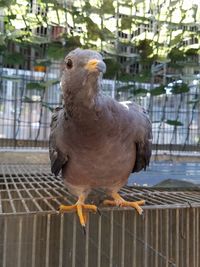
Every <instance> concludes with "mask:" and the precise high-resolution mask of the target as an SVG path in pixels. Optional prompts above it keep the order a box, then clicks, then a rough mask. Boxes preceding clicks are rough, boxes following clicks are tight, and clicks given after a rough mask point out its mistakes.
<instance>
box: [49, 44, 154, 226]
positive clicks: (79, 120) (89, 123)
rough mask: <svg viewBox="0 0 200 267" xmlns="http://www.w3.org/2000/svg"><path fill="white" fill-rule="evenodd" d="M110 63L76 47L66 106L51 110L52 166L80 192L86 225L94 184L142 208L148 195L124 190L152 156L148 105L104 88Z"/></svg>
mask: <svg viewBox="0 0 200 267" xmlns="http://www.w3.org/2000/svg"><path fill="white" fill-rule="evenodd" d="M105 71H106V65H105V63H104V62H103V59H102V56H101V55H100V54H99V53H97V52H95V51H92V50H82V49H79V48H77V49H75V50H73V51H72V52H70V53H69V54H68V55H67V56H66V58H65V69H64V71H63V75H62V79H61V87H62V91H63V98H64V108H57V109H56V110H55V112H54V113H53V116H52V122H51V133H50V142H49V153H50V160H51V170H52V172H53V173H54V174H55V175H58V174H59V172H60V171H62V177H63V179H64V183H65V185H66V187H67V188H68V190H69V191H70V192H71V193H72V194H74V195H75V196H77V198H78V201H77V202H76V203H75V204H74V205H72V206H65V205H61V206H60V211H61V212H64V211H71V210H74V211H76V212H77V214H78V216H79V220H80V223H81V225H82V226H85V225H86V213H87V211H89V210H91V211H97V207H96V206H95V205H89V204H85V199H86V198H87V196H88V194H89V192H90V191H91V190H92V189H99V188H101V189H102V190H104V192H105V193H106V194H107V195H108V196H110V197H112V199H113V200H105V201H104V204H107V205H117V206H129V207H134V208H135V209H136V210H137V211H138V213H139V214H141V213H142V208H141V207H140V205H142V204H144V201H143V200H141V201H137V202H129V201H125V200H124V199H123V198H122V197H121V196H120V195H119V194H118V191H119V190H120V188H121V187H122V186H123V185H124V184H126V182H127V179H128V177H129V175H130V173H132V172H139V171H140V170H142V169H146V166H147V165H148V164H149V160H150V156H151V142H152V128H151V122H150V120H149V118H148V116H147V114H146V113H145V111H144V109H143V108H142V107H140V106H138V105H136V104H134V103H133V104H132V105H130V106H129V105H121V104H120V103H118V102H117V101H115V100H114V99H112V98H110V97H108V96H105V95H103V94H102V92H101V91H102V90H101V89H102V75H103V73H104V72H105Z"/></svg>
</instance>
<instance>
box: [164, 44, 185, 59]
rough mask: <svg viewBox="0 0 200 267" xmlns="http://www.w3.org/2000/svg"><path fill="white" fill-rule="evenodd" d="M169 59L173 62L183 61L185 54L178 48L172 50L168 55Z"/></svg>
mask: <svg viewBox="0 0 200 267" xmlns="http://www.w3.org/2000/svg"><path fill="white" fill-rule="evenodd" d="M168 57H169V59H171V61H172V62H177V61H183V60H184V59H185V55H184V52H183V51H181V50H180V49H178V48H176V47H175V48H172V50H171V51H170V52H169V54H168Z"/></svg>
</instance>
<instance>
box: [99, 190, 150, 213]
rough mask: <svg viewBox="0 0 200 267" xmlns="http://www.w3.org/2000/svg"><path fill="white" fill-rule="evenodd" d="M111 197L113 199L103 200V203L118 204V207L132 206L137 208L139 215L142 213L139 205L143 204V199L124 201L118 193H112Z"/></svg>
mask: <svg viewBox="0 0 200 267" xmlns="http://www.w3.org/2000/svg"><path fill="white" fill-rule="evenodd" d="M112 197H113V199H114V200H104V202H103V203H104V204H105V205H112V206H120V207H132V208H135V209H136V210H137V212H138V213H139V214H140V215H141V214H142V213H143V209H142V208H141V207H140V205H144V204H145V201H144V200H140V201H135V202H131V201H126V200H124V199H123V198H122V197H121V196H120V195H119V194H118V193H113V194H112Z"/></svg>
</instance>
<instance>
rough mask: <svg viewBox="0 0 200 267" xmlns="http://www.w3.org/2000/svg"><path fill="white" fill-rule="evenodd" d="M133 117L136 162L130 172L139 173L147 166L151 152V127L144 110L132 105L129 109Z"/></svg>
mask: <svg viewBox="0 0 200 267" xmlns="http://www.w3.org/2000/svg"><path fill="white" fill-rule="evenodd" d="M130 110H132V112H133V115H134V119H135V120H134V121H135V125H136V126H137V131H136V132H134V136H133V138H134V141H135V144H136V161H135V165H134V168H133V171H132V172H139V171H141V170H142V169H144V170H145V169H146V167H147V166H148V165H149V161H150V157H151V151H152V126H151V121H150V119H149V117H148V114H147V112H146V110H145V109H144V108H142V107H141V106H139V105H137V104H135V103H133V104H132V105H131V107H130Z"/></svg>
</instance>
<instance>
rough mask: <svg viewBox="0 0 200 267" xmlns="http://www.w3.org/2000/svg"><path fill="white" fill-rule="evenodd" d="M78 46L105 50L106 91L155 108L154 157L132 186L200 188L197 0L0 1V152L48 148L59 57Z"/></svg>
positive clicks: (56, 98) (151, 110)
mask: <svg viewBox="0 0 200 267" xmlns="http://www.w3.org/2000/svg"><path fill="white" fill-rule="evenodd" d="M77 47H81V48H90V49H95V50H97V51H99V52H100V53H102V55H103V57H104V60H105V62H106V64H107V72H106V74H105V76H104V81H103V91H104V93H105V94H107V95H109V96H111V97H113V98H115V99H116V100H118V101H130V102H131V101H135V102H137V103H139V104H140V105H142V106H143V107H144V108H145V109H147V110H148V112H149V116H150V118H151V121H152V125H153V157H152V163H151V165H150V168H149V169H148V171H147V172H141V173H140V174H137V175H134V177H132V176H131V177H130V179H129V184H135V185H143V186H152V185H159V186H197V185H199V184H200V164H199V162H200V1H199V0H193V1H192V0H191V1H188V0H146V1H144V0H135V1H128V0H115V1H111V0H96V1H95V0H91V1H89V0H87V1H81V0H79V1H70V0H68V1H66V0H65V1H62V0H60V1H59V0H57V1H56V0H48V1H47V0H29V1H27V0H1V2H0V149H1V151H2V152H5V151H9V152H10V153H12V152H14V151H29V152H31V151H32V152H34V151H35V152H36V153H43V152H47V149H48V138H49V125H50V119H51V113H52V110H53V109H54V108H55V107H57V106H61V105H62V94H61V90H60V84H59V83H60V76H61V74H62V68H63V59H64V57H65V55H66V54H67V53H68V52H69V51H71V50H72V49H74V48H77ZM10 155H11V154H10ZM36 155H37V154H36ZM45 155H47V153H46V154H45ZM0 157H1V156H0ZM46 158H48V155H47V156H46ZM10 161H12V160H10ZM47 161H48V160H47ZM172 179H173V181H172Z"/></svg>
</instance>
